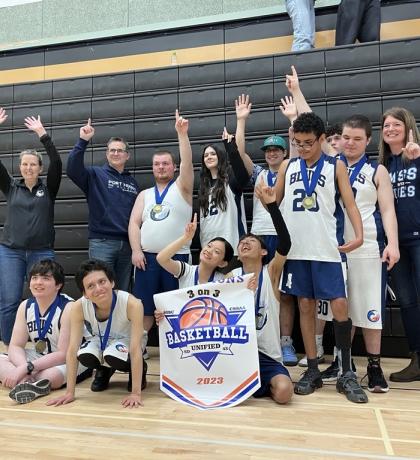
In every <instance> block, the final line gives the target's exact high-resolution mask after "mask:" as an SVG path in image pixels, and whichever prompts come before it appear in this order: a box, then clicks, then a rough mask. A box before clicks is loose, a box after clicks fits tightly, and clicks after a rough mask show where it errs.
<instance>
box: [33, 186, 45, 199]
mask: <svg viewBox="0 0 420 460" xmlns="http://www.w3.org/2000/svg"><path fill="white" fill-rule="evenodd" d="M44 195H45V193H44V190H42V188H41V189H39V190H38V191H37V192H36V193H35V196H37V197H39V198H41V197H43V196H44Z"/></svg>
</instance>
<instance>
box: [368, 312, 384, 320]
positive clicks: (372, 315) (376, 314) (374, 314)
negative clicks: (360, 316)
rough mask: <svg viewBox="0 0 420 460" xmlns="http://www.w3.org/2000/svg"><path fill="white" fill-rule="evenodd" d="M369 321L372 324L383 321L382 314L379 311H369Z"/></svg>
mask: <svg viewBox="0 0 420 460" xmlns="http://www.w3.org/2000/svg"><path fill="white" fill-rule="evenodd" d="M367 319H368V320H369V321H370V322H371V323H377V322H378V321H379V320H380V319H381V314H380V313H379V312H378V310H369V311H368V312H367Z"/></svg>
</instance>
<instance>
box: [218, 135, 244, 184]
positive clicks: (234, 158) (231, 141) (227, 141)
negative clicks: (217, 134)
mask: <svg viewBox="0 0 420 460" xmlns="http://www.w3.org/2000/svg"><path fill="white" fill-rule="evenodd" d="M222 140H223V144H224V146H225V150H226V153H227V155H228V158H229V162H230V164H231V166H232V170H233V175H234V181H233V183H232V182H231V179H232V178H231V177H230V178H229V179H230V181H229V182H230V183H231V185H232V184H233V185H234V188H237V189H238V191H242V190H243V189H244V188H245V187H246V185H247V184H248V182H249V173H248V170H247V168H246V167H245V164H244V162H243V161H242V158H241V156H240V154H239V151H238V147H237V145H236V142H235V138H234V137H233V136H232V135H230V134H229V133H228V132H227V130H226V128H225V129H224V130H223V135H222Z"/></svg>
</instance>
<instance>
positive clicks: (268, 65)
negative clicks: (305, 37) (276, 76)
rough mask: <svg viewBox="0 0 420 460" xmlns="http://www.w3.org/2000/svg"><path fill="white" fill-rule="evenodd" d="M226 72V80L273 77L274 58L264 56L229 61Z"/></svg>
mask: <svg viewBox="0 0 420 460" xmlns="http://www.w3.org/2000/svg"><path fill="white" fill-rule="evenodd" d="M225 72H226V82H232V81H244V80H259V79H273V58H272V57H264V58H254V59H242V60H239V61H227V62H226V64H225Z"/></svg>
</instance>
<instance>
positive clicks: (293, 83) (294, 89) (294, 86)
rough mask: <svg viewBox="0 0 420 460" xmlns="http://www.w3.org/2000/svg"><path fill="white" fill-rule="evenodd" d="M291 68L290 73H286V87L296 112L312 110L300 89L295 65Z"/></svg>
mask: <svg viewBox="0 0 420 460" xmlns="http://www.w3.org/2000/svg"><path fill="white" fill-rule="evenodd" d="M291 69H292V75H286V87H287V89H288V90H289V92H290V94H291V95H292V96H293V99H294V101H295V104H296V109H297V113H298V115H300V114H301V113H305V112H312V109H311V108H310V107H309V104H308V103H307V102H306V99H305V96H304V95H303V93H302V91H301V89H300V85H299V77H298V74H297V72H296V69H295V66H293V65H292V67H291Z"/></svg>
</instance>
